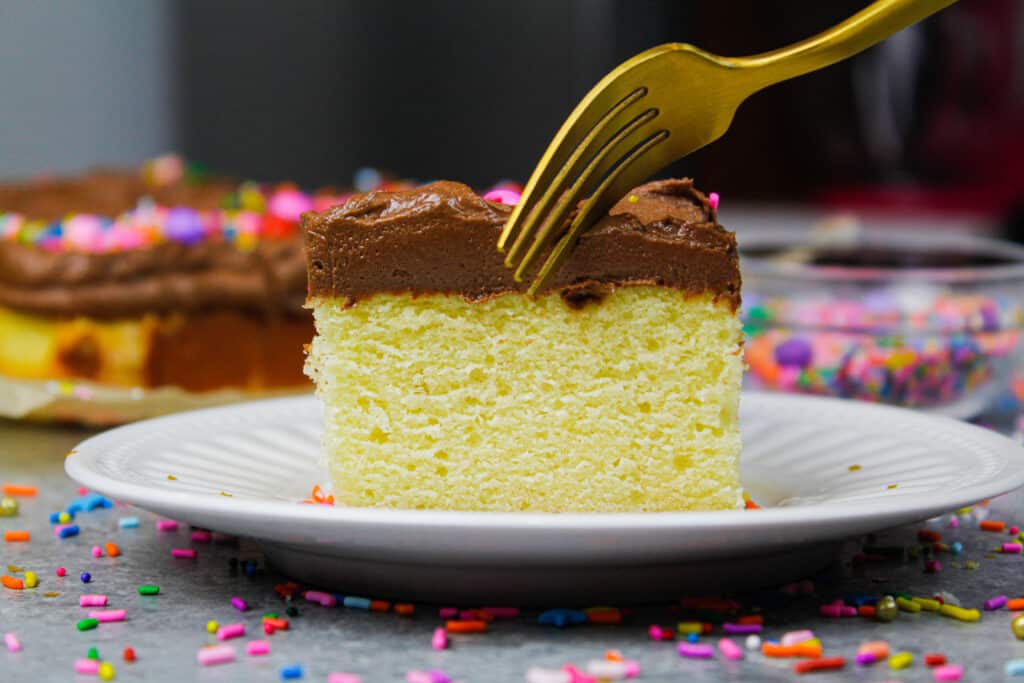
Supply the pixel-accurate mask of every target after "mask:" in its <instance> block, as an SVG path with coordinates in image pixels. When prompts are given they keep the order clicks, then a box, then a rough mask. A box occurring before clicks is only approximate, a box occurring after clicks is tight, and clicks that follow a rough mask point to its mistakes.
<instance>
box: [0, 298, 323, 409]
mask: <svg viewBox="0 0 1024 683" xmlns="http://www.w3.org/2000/svg"><path fill="white" fill-rule="evenodd" d="M312 334H313V324H312V320H311V319H310V318H309V317H308V316H306V315H302V314H301V312H300V313H297V314H295V315H281V316H274V317H269V318H267V317H263V316H259V315H255V314H249V313H245V312H241V311H232V310H219V311H206V312H201V313H194V314H188V315H184V314H180V313H177V314H170V315H162V316H158V315H153V314H149V315H145V316H140V317H137V318H123V319H118V320H95V319H91V318H86V317H81V316H80V317H75V318H63V319H55V318H49V317H39V316H33V315H29V314H25V313H20V312H16V311H13V310H10V309H5V308H0V374H2V375H6V376H8V377H16V378H22V379H46V380H51V379H57V380H61V379H83V380H90V381H93V382H98V383H101V384H108V385H113V386H125V387H157V386H164V385H173V386H177V387H180V388H182V389H185V390H188V391H212V390H216V389H225V388H239V389H251V390H266V389H280V388H288V387H304V386H307V385H308V380H307V379H306V378H305V377H304V376H303V375H302V372H301V368H302V362H303V358H302V355H303V345H304V344H306V343H307V342H308V341H309V339H310V337H311V336H312Z"/></svg>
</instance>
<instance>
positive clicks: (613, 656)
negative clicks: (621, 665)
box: [604, 650, 622, 662]
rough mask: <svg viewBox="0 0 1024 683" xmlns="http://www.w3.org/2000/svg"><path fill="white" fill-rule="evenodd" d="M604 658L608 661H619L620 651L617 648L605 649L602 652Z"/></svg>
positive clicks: (620, 657)
mask: <svg viewBox="0 0 1024 683" xmlns="http://www.w3.org/2000/svg"><path fill="white" fill-rule="evenodd" d="M604 658H605V659H607V660H608V661H609V662H621V661H622V653H621V652H619V651H618V650H607V651H605V653H604Z"/></svg>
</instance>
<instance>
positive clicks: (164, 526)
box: [156, 519, 178, 531]
mask: <svg viewBox="0 0 1024 683" xmlns="http://www.w3.org/2000/svg"><path fill="white" fill-rule="evenodd" d="M156 530H157V531H177V530H178V523H177V522H175V521H174V520H173V519H158V520H156Z"/></svg>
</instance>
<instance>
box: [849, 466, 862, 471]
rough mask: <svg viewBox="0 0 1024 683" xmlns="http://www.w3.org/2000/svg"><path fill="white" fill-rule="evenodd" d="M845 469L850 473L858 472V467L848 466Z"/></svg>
mask: <svg viewBox="0 0 1024 683" xmlns="http://www.w3.org/2000/svg"><path fill="white" fill-rule="evenodd" d="M847 469H849V470H850V471H851V472H857V471H859V470H860V465H850V466H849V467H848V468H847Z"/></svg>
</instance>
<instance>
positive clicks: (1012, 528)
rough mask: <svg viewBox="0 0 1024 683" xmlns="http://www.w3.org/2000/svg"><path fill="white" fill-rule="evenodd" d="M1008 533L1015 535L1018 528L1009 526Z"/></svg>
mask: <svg viewBox="0 0 1024 683" xmlns="http://www.w3.org/2000/svg"><path fill="white" fill-rule="evenodd" d="M1009 533H1010V535H1011V536H1016V535H1017V534H1019V533H1020V529H1019V528H1018V527H1015V526H1011V527H1010V532H1009Z"/></svg>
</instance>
